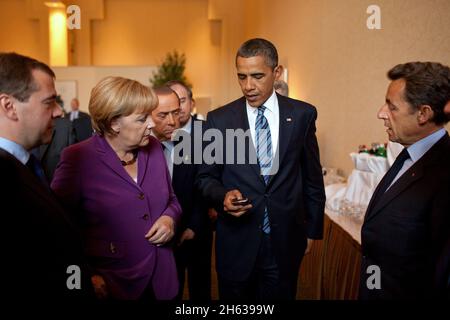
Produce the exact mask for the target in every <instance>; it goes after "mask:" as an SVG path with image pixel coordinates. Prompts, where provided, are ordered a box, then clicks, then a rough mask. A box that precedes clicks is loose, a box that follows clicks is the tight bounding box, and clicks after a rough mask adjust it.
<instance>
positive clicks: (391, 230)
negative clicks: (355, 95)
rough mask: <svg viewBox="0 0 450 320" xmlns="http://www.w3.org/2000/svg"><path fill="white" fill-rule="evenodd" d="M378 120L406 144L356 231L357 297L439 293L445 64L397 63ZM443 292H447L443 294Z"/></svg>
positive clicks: (446, 168) (447, 153)
mask: <svg viewBox="0 0 450 320" xmlns="http://www.w3.org/2000/svg"><path fill="white" fill-rule="evenodd" d="M388 77H389V79H390V80H391V83H390V85H389V87H388V90H387V94H386V103H385V104H384V105H383V106H382V107H381V109H380V111H379V112H378V118H379V119H381V120H383V121H384V125H385V127H387V130H386V131H387V133H388V136H389V140H391V141H393V142H398V143H401V144H402V145H403V146H404V147H405V148H404V149H403V151H402V152H401V153H400V155H399V156H398V157H397V159H396V160H395V162H394V163H393V165H392V167H391V168H390V169H389V171H388V172H387V173H386V175H385V176H384V177H383V179H382V180H381V182H380V184H379V185H378V186H377V188H376V190H375V192H374V195H373V196H372V199H371V201H370V203H369V206H368V209H367V212H366V216H365V219H364V224H363V227H362V231H361V241H362V254H363V259H362V267H361V280H360V298H361V299H371V300H372V299H422V298H433V297H444V296H445V291H446V290H448V286H449V279H450V278H449V267H450V266H449V259H448V257H449V255H450V251H449V249H450V246H449V236H450V214H449V212H450V211H449V210H450V197H449V195H450V138H449V136H448V133H447V132H446V131H445V129H444V125H445V123H447V122H448V118H447V116H446V115H445V113H444V106H445V105H446V104H447V103H448V102H449V101H450V69H449V68H448V67H446V66H443V65H441V64H439V63H431V62H425V63H422V62H413V63H406V64H400V65H397V66H395V67H394V68H392V69H391V70H390V71H389V72H388ZM447 292H448V291H447Z"/></svg>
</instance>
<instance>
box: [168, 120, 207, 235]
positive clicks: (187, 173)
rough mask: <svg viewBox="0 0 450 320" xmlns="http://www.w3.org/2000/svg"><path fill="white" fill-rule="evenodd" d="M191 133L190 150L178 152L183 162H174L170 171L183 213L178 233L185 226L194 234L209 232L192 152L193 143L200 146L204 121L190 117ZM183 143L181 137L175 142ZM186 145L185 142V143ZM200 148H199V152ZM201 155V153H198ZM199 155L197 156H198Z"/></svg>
mask: <svg viewBox="0 0 450 320" xmlns="http://www.w3.org/2000/svg"><path fill="white" fill-rule="evenodd" d="M191 119H192V122H191V134H190V136H189V139H190V148H189V149H190V150H186V153H184V154H180V156H182V157H183V160H184V161H183V162H182V163H180V164H174V166H173V172H172V186H173V190H174V192H175V194H176V196H177V199H178V201H179V202H180V205H181V208H182V211H183V214H182V216H181V221H180V223H179V225H178V227H177V230H178V233H181V232H183V231H184V230H185V229H186V228H190V229H192V230H193V231H194V232H195V234H196V235H200V234H201V233H207V232H208V231H209V232H211V228H210V225H209V217H208V207H207V205H206V203H205V201H203V199H202V198H201V196H200V193H199V192H196V190H195V185H194V183H195V176H196V174H197V171H198V168H199V164H195V163H194V160H195V159H194V153H195V152H196V150H194V148H195V143H197V144H198V145H200V146H201V144H202V141H201V136H202V129H203V125H204V121H201V120H194V118H193V117H191ZM197 130H198V131H199V132H198V137H199V139H198V141H197V142H195V141H194V139H195V134H196V131H197ZM179 143H183V137H181V138H180V141H179V142H177V145H178V146H180V144H179ZM186 145H187V144H186ZM201 151H202V150H201V149H200V152H201ZM200 155H201V154H200ZM200 155H199V156H200Z"/></svg>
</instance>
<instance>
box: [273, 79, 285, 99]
mask: <svg viewBox="0 0 450 320" xmlns="http://www.w3.org/2000/svg"><path fill="white" fill-rule="evenodd" d="M273 88H274V89H275V91H276V92H277V93H278V94H281V95H282V96H285V97H289V86H288V84H287V83H286V82H285V81H284V80H275V82H274V83H273Z"/></svg>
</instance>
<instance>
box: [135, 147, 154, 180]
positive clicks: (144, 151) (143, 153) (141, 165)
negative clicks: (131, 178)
mask: <svg viewBox="0 0 450 320" xmlns="http://www.w3.org/2000/svg"><path fill="white" fill-rule="evenodd" d="M151 144H152V140H150V143H149V146H147V147H146V148H141V150H139V153H138V159H137V161H138V175H137V181H138V185H139V186H142V182H143V181H144V177H145V174H146V173H147V170H149V168H148V166H147V163H148V157H149V153H150V149H151V148H152V146H150V145H151Z"/></svg>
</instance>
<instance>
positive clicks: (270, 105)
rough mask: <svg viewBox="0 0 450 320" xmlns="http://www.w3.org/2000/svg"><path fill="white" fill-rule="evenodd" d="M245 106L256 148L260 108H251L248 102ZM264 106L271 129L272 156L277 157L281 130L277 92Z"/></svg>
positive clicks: (273, 93)
mask: <svg viewBox="0 0 450 320" xmlns="http://www.w3.org/2000/svg"><path fill="white" fill-rule="evenodd" d="M245 104H246V106H247V117H248V124H249V127H250V133H251V135H252V140H253V145H254V146H255V148H256V117H257V116H258V108H254V107H252V106H250V105H249V104H248V101H246V102H245ZM263 106H265V107H266V110H265V111H264V116H265V117H266V119H267V122H268V123H269V128H270V136H271V139H272V154H273V155H275V150H277V147H278V135H279V129H280V110H279V106H278V99H277V95H276V94H275V90H274V91H273V92H272V95H271V96H270V97H269V99H267V100H266V102H264V103H263Z"/></svg>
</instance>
